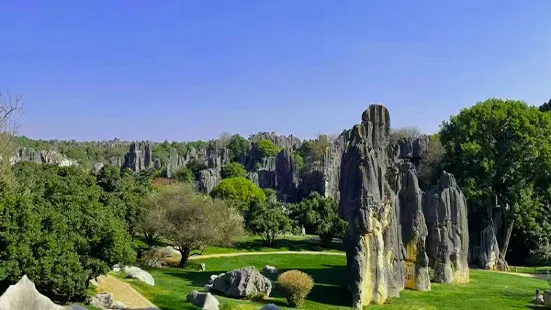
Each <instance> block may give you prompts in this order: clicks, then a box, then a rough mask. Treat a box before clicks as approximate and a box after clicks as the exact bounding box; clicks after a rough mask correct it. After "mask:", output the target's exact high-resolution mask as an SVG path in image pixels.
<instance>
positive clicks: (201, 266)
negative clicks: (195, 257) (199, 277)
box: [197, 263, 207, 271]
mask: <svg viewBox="0 0 551 310" xmlns="http://www.w3.org/2000/svg"><path fill="white" fill-rule="evenodd" d="M197 269H198V270H199V271H206V270H207V264H205V263H201V264H199V268H197Z"/></svg>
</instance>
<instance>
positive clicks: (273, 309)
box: [260, 304, 279, 310]
mask: <svg viewBox="0 0 551 310" xmlns="http://www.w3.org/2000/svg"><path fill="white" fill-rule="evenodd" d="M260 310H279V307H278V306H276V305H274V304H267V305H265V306H264V307H262V308H260Z"/></svg>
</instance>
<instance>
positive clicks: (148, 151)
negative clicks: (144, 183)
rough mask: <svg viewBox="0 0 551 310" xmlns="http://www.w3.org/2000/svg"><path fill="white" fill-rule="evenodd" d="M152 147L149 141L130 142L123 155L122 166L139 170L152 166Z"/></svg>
mask: <svg viewBox="0 0 551 310" xmlns="http://www.w3.org/2000/svg"><path fill="white" fill-rule="evenodd" d="M152 152H153V147H152V145H151V142H150V141H142V142H132V144H130V150H129V151H128V153H127V154H126V155H125V156H124V167H125V168H128V169H130V170H132V171H135V172H139V171H142V170H146V169H150V168H153V153H152Z"/></svg>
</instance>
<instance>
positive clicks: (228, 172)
mask: <svg viewBox="0 0 551 310" xmlns="http://www.w3.org/2000/svg"><path fill="white" fill-rule="evenodd" d="M220 174H221V175H222V178H223V179H227V178H235V177H241V178H244V177H246V176H247V170H245V167H243V165H242V164H240V163H236V162H233V163H230V164H227V165H225V166H223V167H222V169H221V171H220Z"/></svg>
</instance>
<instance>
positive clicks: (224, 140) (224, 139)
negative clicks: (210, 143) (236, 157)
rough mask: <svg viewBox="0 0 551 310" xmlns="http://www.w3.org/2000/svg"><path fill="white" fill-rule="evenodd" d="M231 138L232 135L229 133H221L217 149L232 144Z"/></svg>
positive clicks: (217, 141)
mask: <svg viewBox="0 0 551 310" xmlns="http://www.w3.org/2000/svg"><path fill="white" fill-rule="evenodd" d="M231 138H232V134H231V133H229V132H227V131H224V132H222V133H220V135H219V136H218V140H216V147H228V145H229V144H230V142H231Z"/></svg>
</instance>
